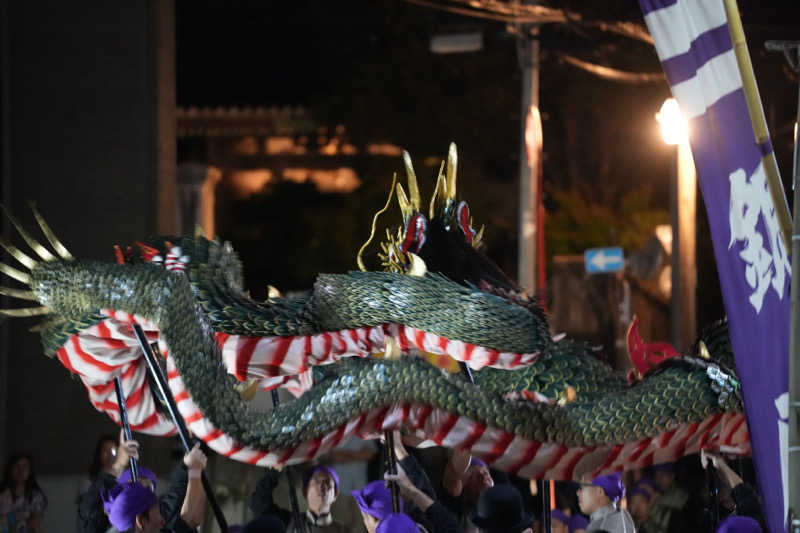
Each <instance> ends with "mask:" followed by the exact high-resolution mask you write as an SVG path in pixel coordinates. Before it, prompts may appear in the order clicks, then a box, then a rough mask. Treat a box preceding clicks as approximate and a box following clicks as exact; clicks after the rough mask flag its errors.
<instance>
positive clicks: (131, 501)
mask: <svg viewBox="0 0 800 533" xmlns="http://www.w3.org/2000/svg"><path fill="white" fill-rule="evenodd" d="M405 440H406V443H405V444H404V438H403V437H402V436H401V435H400V433H399V432H398V433H396V434H395V437H394V454H395V457H396V460H397V463H396V468H395V469H394V473H391V472H389V471H388V470H386V469H383V470H384V471H383V472H382V474H379V475H378V476H377V477H378V478H377V479H374V480H373V481H371V482H369V483H366V485H364V486H363V487H361V488H357V489H353V490H349V491H347V493H345V497H352V498H353V500H354V501H355V503H356V505H357V506H358V509H359V510H360V512H361V518H362V521H363V528H364V529H365V530H366V531H367V532H368V533H390V532H392V533H458V532H463V533H501V532H502V533H539V532H542V531H545V530H546V529H545V528H546V527H547V526H546V524H549V526H550V531H552V532H554V533H601V532H605V531H607V532H610V533H634V532H637V531H638V532H644V533H676V532H679V533H686V532H688V531H713V528H714V527H715V525H714V524H716V523H718V527H717V528H716V530H717V531H718V532H722V533H755V532H759V531H765V530H766V529H765V528H764V521H763V516H762V514H761V506H760V502H759V497H758V495H757V493H756V491H755V490H754V489H753V487H752V486H750V485H749V484H747V483H745V482H744V481H743V480H742V477H741V476H740V474H739V473H737V472H736V470H734V469H733V468H732V467H731V466H730V465H729V464H728V463H727V462H726V461H725V460H724V459H723V458H722V457H721V456H719V455H715V454H710V453H705V452H704V453H702V454H701V456H700V461H697V460H696V458H692V457H688V458H684V461H682V462H681V464H680V465H677V464H675V463H669V464H662V465H655V466H653V467H651V468H648V469H645V470H641V471H633V472H626V473H625V475H624V476H623V475H622V474H621V473H619V472H617V473H612V474H608V475H602V476H597V477H594V478H591V479H589V478H586V479H582V480H581V482H579V483H578V482H557V483H555V485H554V488H555V491H554V494H553V498H552V500H551V501H549V502H544V500H543V498H542V493H543V489H544V488H545V485H543V484H542V483H537V482H530V481H528V480H522V479H519V478H509V477H508V476H506V475H505V474H504V473H502V472H496V471H492V470H490V469H489V467H488V466H487V465H486V464H485V463H484V462H483V461H481V460H479V459H477V458H476V457H471V456H470V455H469V454H468V453H466V452H463V451H458V450H456V451H453V452H452V453H449V455H448V456H447V459H446V461H445V462H444V464H445V466H444V468H443V470H442V469H439V471H438V472H437V471H435V470H436V468H435V464H431V461H430V460H429V459H430V458H427V459H426V457H425V455H424V454H420V453H419V452H418V451H415V450H414V448H413V445H414V444H416V443H415V442H413V441H412V440H411V439H410V438H406V439H405ZM407 446H408V447H407ZM409 448H410V450H409ZM359 453H361V452H360V451H359ZM372 455H374V454H373V453H369V454H366V455H365V456H364V457H365V458H366V457H370V456H372ZM384 455H385V454H384ZM131 459H135V460H136V461H137V462H138V461H139V460H140V447H139V444H138V442H137V441H135V440H125V439H124V436H123V435H122V433H121V434H120V437H119V440H118V441H117V439H114V438H113V437H109V436H106V437H103V438H101V439H100V440H99V441H98V443H97V447H96V449H95V453H94V456H93V461H92V465H91V467H90V469H89V478H90V479H89V482H88V483H87V485H86V486H85V487H84V488H85V491H84V492H83V493H82V495H81V496H80V499H79V501H78V508H77V513H76V520H77V524H76V528H77V530H78V531H79V532H80V533H106V532H109V531H112V532H114V531H116V532H136V533H154V532H158V531H164V532H191V531H197V530H198V528H199V527H200V526H201V523H202V522H203V519H204V516H205V511H206V507H207V505H208V502H207V500H206V494H205V491H204V488H203V485H202V483H201V477H202V475H203V471H204V470H205V467H206V461H207V459H206V453H205V452H204V451H203V449H202V447H201V443H199V442H198V443H197V444H196V445H195V446H194V448H192V449H191V450H190V451H189V452H188V453H186V454H185V455H184V456H183V458H182V460H180V461H179V462H178V463H177V464H176V465H175V467H174V468H173V471H172V473H171V476H170V481H169V486H168V487H167V489H166V490H165V491H162V492H163V494H162V495H161V496H160V497H159V496H157V494H158V493H157V486H158V480H157V478H156V476H155V474H154V473H153V472H152V471H150V470H149V469H148V468H146V467H145V466H143V465H141V464H139V465H138V466H137V477H138V479H137V480H136V481H135V482H134V481H133V479H132V473H131V470H130V465H131ZM691 460H694V461H695V463H700V464H699V465H698V464H694V465H693V466H695V467H697V468H694V470H695V471H696V472H701V473H702V472H703V470H701V468H702V469H708V470H707V471H708V472H709V474H710V475H707V476H706V477H705V481H706V483H702V482H701V483H700V484H699V486H702V487H704V490H706V491H707V492H708V489H709V488H710V489H711V490H712V491H717V493H718V495H717V497H709V495H708V494H706V497H705V498H704V497H701V496H698V493H697V491H696V490H690V488H687V486H686V484H685V483H680V482H679V477H680V476H679V471H680V470H681V469H682V468H683V467H684V466H685V465H686V464H688V463H687V461H691ZM426 463H427V464H426ZM434 463H435V461H434ZM429 472H430V475H429ZM712 472H713V474H711V473H712ZM281 475H282V473H281V472H279V471H277V470H274V469H266V471H265V474H264V476H263V477H262V478H261V479H260V481H259V482H258V483H257V485H256V487H255V489H254V490H253V492H252V494H251V495H250V498H249V507H250V510H251V511H252V513H253V516H254V518H253V519H252V520H251V521H250V522H248V523H247V524H244V525H239V526H232V527H231V528H230V531H240V532H244V533H260V532H266V533H271V532H284V531H291V532H294V531H302V532H305V533H350V532H355V531H361V529H360V528H356V529H353V527H352V526H348V525H346V524H344V523H343V522H341V521H339V520H337V517H336V516H334V515H333V513H332V506H333V504H334V502H335V501H336V500H337V498H339V497H340V496H341V493H340V489H341V488H342V486H343V484H342V480H341V479H340V476H339V473H337V471H336V469H335V468H334V467H333V466H331V465H328V464H316V465H312V466H309V467H307V468H306V469H305V471H304V473H303V475H302V479H301V488H302V495H303V497H304V500H305V505H304V506H303V507H304V510H303V511H302V512H301V511H300V510H299V508H298V509H293V510H290V509H286V508H284V507H282V506H281V505H279V504H278V502H276V499H275V498H274V496H273V493H274V492H275V488H276V487H277V486H278V484H279V481H280V478H281ZM709 480H711V482H710V483H709V482H708V481H709ZM690 481H691V480H690ZM695 481H696V480H695ZM701 481H702V480H701ZM692 483H693V484H694V485H695V488H696V486H697V484H695V483H694V482H692ZM391 484H395V485H396V487H397V491H396V492H394V493H393V491H392V490H390V486H391ZM547 486H548V487H549V484H548V485H547ZM551 502H552V503H551ZM553 503H554V505H553ZM46 507H47V498H46V496H45V494H44V492H43V491H42V490H41V488H40V487H39V485H38V484H37V482H36V476H35V473H34V469H33V460H32V458H31V457H30V456H28V455H25V454H20V455H15V456H12V457H11V458H9V460H8V461H7V463H6V467H5V470H4V471H3V478H2V480H1V482H0V533H7V532H8V533H22V532H24V533H37V532H40V531H43V529H42V525H43V518H44V512H45V509H46ZM550 507H552V508H551V509H548V508H550ZM545 509H548V510H549V512H547V513H546V516H545V513H544V510H545ZM69 529H71V528H64V530H69Z"/></svg>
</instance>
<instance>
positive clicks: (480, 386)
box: [2, 151, 748, 478]
mask: <svg viewBox="0 0 800 533" xmlns="http://www.w3.org/2000/svg"><path fill="white" fill-rule="evenodd" d="M407 168H408V172H409V185H410V192H411V199H410V200H408V199H406V197H405V194H404V191H403V190H402V187H398V197H399V198H400V203H401V209H402V211H403V216H404V226H403V228H402V229H401V230H400V231H399V233H398V236H397V238H393V237H392V235H391V234H389V242H388V243H384V245H383V251H384V254H382V258H383V259H384V266H385V267H386V268H387V270H389V271H387V272H351V273H348V274H337V275H334V274H323V275H320V276H319V277H318V278H317V280H316V282H315V284H314V287H313V289H312V290H311V291H310V292H309V293H307V294H306V295H303V296H301V297H297V298H292V299H284V298H277V297H276V298H272V297H271V298H269V299H268V300H266V301H264V302H256V301H253V300H251V299H250V298H249V297H248V296H247V295H246V293H245V292H244V290H243V288H242V275H241V265H240V263H239V261H238V259H237V257H236V255H235V253H234V252H233V251H232V250H231V248H230V246H228V245H227V244H222V243H219V242H217V241H208V240H206V239H203V238H201V237H194V238H192V237H173V238H155V239H151V240H149V241H147V242H146V243H140V249H141V254H140V255H136V254H133V255H128V256H127V257H125V258H123V257H120V258H119V259H120V261H119V262H118V263H117V264H114V263H102V262H90V261H81V260H75V259H72V258H71V256H69V254H68V253H67V252H66V250H65V249H64V248H63V246H61V245H60V244H59V243H58V241H57V240H56V239H55V237H54V236H53V235H52V232H51V231H50V230H49V228H47V226H46V224H45V223H44V221H43V220H41V217H39V216H38V214H37V219H38V220H39V223H40V225H41V226H42V228H43V230H44V232H45V234H46V235H47V237H48V239H49V240H50V241H51V244H53V246H54V248H55V250H56V252H57V254H58V256H59V257H56V255H53V254H51V253H50V252H48V251H47V250H46V249H44V247H43V246H41V245H39V244H38V243H36V242H35V241H34V240H33V239H32V238H31V237H30V236H29V235H28V234H27V233H25V232H24V230H22V228H21V226H19V225H18V224H17V226H18V228H19V229H20V230H22V231H23V236H24V237H25V239H26V240H27V241H28V243H29V244H31V246H32V247H33V248H34V250H35V251H36V252H37V253H38V254H39V256H40V257H41V260H33V259H31V258H30V257H28V256H27V255H25V254H24V253H23V252H21V251H20V250H19V249H17V248H15V247H14V246H13V245H11V244H10V243H8V242H6V241H4V242H3V245H4V246H5V247H6V249H7V250H8V251H9V252H10V253H11V254H12V255H13V256H14V257H16V258H18V259H19V260H20V261H21V262H22V263H23V265H25V266H26V267H27V268H28V269H29V273H26V272H21V271H18V270H16V269H14V268H11V267H8V266H6V265H3V267H2V268H3V272H4V273H6V274H7V275H10V276H12V277H14V278H16V279H17V280H18V281H21V282H23V283H24V284H27V285H28V287H29V289H30V292H28V291H23V290H19V289H4V291H5V292H6V293H7V294H9V295H11V296H16V297H21V298H27V299H35V300H37V301H39V302H40V303H41V305H42V307H41V308H39V309H38V310H33V311H25V310H6V312H7V313H9V314H14V315H24V314H47V315H48V320H47V322H46V323H45V325H44V327H43V328H42V331H41V334H42V340H43V343H44V347H45V352H46V353H47V354H48V355H55V356H57V357H58V359H59V360H60V361H61V362H62V363H63V364H64V365H65V366H67V367H68V368H69V369H70V370H72V371H73V372H75V373H76V374H78V375H79V376H80V377H81V379H82V380H83V381H84V383H85V384H86V385H87V389H89V392H90V398H91V399H92V403H93V404H94V405H95V407H97V408H98V409H101V410H104V411H106V412H108V413H109V415H110V416H112V418H114V419H115V420H117V419H118V413H117V412H116V407H115V406H114V405H113V402H110V401H109V400H108V397H107V394H106V393H108V394H110V392H109V391H108V387H107V386H106V384H107V382H108V381H109V380H110V379H111V378H112V377H113V376H116V375H123V377H124V378H125V380H127V381H125V380H123V381H124V382H125V383H126V385H125V388H126V391H125V392H126V395H128V396H129V398H130V397H133V396H136V395H137V394H138V395H139V396H137V403H136V404H135V405H134V406H133V409H134V411H136V413H135V415H134V419H135V420H133V421H134V427H135V429H138V430H139V431H146V432H151V433H156V434H168V433H170V432H171V431H173V428H172V427H171V424H169V422H168V421H167V420H165V419H164V417H163V415H162V414H161V413H160V411H159V408H158V398H157V397H156V395H155V394H153V393H152V392H151V390H150V388H149V384H148V383H147V380H146V378H145V376H144V375H143V374H144V372H143V370H142V369H141V364H142V363H141V360H140V358H139V356H138V352H137V349H136V344H135V341H134V339H133V337H132V335H131V333H130V324H131V322H133V321H137V322H139V323H140V324H142V325H143V326H144V327H145V329H147V330H148V331H149V333H150V335H152V337H153V340H156V341H157V342H158V343H159V345H160V346H161V348H162V349H161V351H162V353H163V355H164V356H165V366H166V369H167V372H168V375H169V378H170V379H169V385H170V389H171V391H172V394H173V395H174V396H175V397H176V400H177V401H178V406H179V409H180V411H181V414H182V415H183V416H184V418H185V419H186V421H187V423H188V424H189V426H190V428H191V429H192V430H193V431H194V433H195V434H197V435H199V436H200V437H201V438H203V439H204V440H206V441H207V442H208V444H209V445H210V446H211V447H212V448H213V449H215V450H217V451H218V452H220V453H222V454H225V455H227V456H229V457H232V458H234V459H237V460H241V461H247V462H251V463H255V464H261V465H275V464H288V463H297V462H303V461H307V460H310V459H312V458H314V457H315V456H317V455H319V454H321V453H324V452H325V451H326V450H328V449H330V448H331V447H333V446H335V445H337V444H339V443H340V442H342V441H343V440H345V439H347V438H350V437H351V436H353V435H358V436H361V437H370V436H374V435H376V434H378V433H380V432H381V431H384V430H386V429H390V428H397V427H404V428H405V430H407V431H409V432H413V433H416V434H417V435H419V436H421V437H424V438H425V439H427V440H428V442H429V443H434V444H441V445H445V446H450V447H459V448H464V449H470V450H472V452H473V453H474V454H476V455H478V456H481V457H483V458H484V459H486V460H488V461H490V462H492V463H493V464H494V465H495V466H497V467H498V468H503V469H506V470H509V471H512V472H514V473H519V474H521V475H525V476H528V477H548V478H571V477H576V476H578V475H580V474H586V473H590V474H594V473H597V472H602V471H608V470H615V469H618V468H620V467H621V466H622V465H627V466H637V465H644V464H648V463H652V462H659V461H665V460H673V459H675V458H676V457H679V456H680V455H683V454H685V453H690V452H692V451H696V450H697V449H699V448H700V447H720V446H723V445H739V446H742V447H745V448H746V447H747V442H748V441H747V432H746V426H745V425H744V424H743V423H742V422H743V415H742V414H741V403H740V400H739V398H738V396H737V394H735V391H733V392H734V393H730V394H729V392H731V391H732V388H731V386H730V383H732V382H733V383H735V375H734V374H733V372H731V371H730V370H726V369H727V368H731V367H732V366H733V363H732V358H731V357H730V346H729V344H728V341H727V332H726V330H725V327H724V324H723V325H720V326H718V327H716V328H714V329H712V330H711V331H710V332H709V333H708V334H707V335H706V337H705V338H704V343H700V344H698V346H703V347H705V346H707V347H708V350H707V351H708V352H710V353H711V355H712V356H713V358H714V361H710V360H708V359H701V358H697V357H682V358H677V359H675V360H673V361H669V362H667V363H665V364H662V365H661V366H660V367H659V368H657V369H655V370H654V371H652V372H650V373H648V374H647V375H646V376H644V378H643V379H641V380H633V382H631V380H630V379H629V378H627V377H626V376H624V375H622V374H621V373H619V372H616V371H614V370H612V369H611V368H610V367H608V366H607V365H606V364H604V363H602V362H601V361H599V360H598V359H597V358H596V357H595V356H594V355H593V353H592V350H591V349H589V347H588V346H586V345H585V344H583V343H580V342H575V341H572V340H568V339H560V340H555V339H553V338H552V337H551V334H550V332H549V328H548V324H547V322H546V320H545V317H544V314H543V313H542V312H541V310H540V309H539V308H538V307H537V306H536V305H535V304H534V303H533V302H531V301H530V300H529V299H527V298H526V297H525V296H523V295H521V294H519V292H518V290H517V288H516V287H515V286H514V285H513V282H510V280H508V278H507V277H505V275H504V274H503V273H502V272H500V271H499V269H496V267H494V266H493V265H491V263H490V262H488V260H487V259H486V258H485V256H483V255H482V254H480V253H479V252H478V251H477V250H475V246H474V245H476V244H477V243H478V241H479V240H480V234H476V233H475V232H473V231H472V230H471V227H470V225H469V224H470V222H469V219H468V211H466V214H465V211H464V208H463V207H462V206H463V205H466V204H464V203H463V202H462V203H461V204H458V205H456V204H455V202H454V198H455V153H454V151H451V156H450V161H449V165H448V172H447V175H446V176H444V175H440V177H439V181H438V182H437V186H436V193H435V197H434V200H433V201H432V202H431V211H430V216H429V218H424V219H421V218H420V217H424V215H422V214H421V211H420V209H419V198H418V193H416V192H415V191H416V178H415V177H413V170H412V169H411V167H410V164H408V165H407ZM412 178H413V179H412ZM437 234H438V235H439V237H436V236H437ZM459 235H460V236H462V238H461V240H460V241H458V239H456V241H457V243H456V245H457V254H456V255H458V256H459V257H461V258H467V259H469V258H473V259H474V260H472V261H465V260H459V261H457V262H456V266H455V267H454V268H455V270H453V269H448V268H447V265H446V261H444V259H442V257H443V254H442V247H437V245H436V241H437V240H438V241H439V242H443V241H442V239H450V240H451V241H452V240H453V238H454V237H453V236H456V237H458V236H459ZM450 246H451V247H452V246H453V245H452V243H451V245H450ZM428 250H429V251H430V253H428V252H427V251H428ZM426 254H427V255H428V256H427V257H426ZM419 257H422V258H423V259H424V260H425V263H428V264H429V265H436V266H435V268H436V272H428V273H420V272H414V271H413V269H412V275H410V274H408V273H406V271H407V270H408V269H409V267H411V266H412V263H414V262H415V261H417V260H418V258H419ZM163 258H166V259H163ZM479 287H480V288H479ZM396 353H400V354H402V355H401V356H400V357H396V356H395V354H396ZM424 353H428V354H436V355H441V356H444V355H446V356H449V357H453V358H455V359H457V360H460V361H462V362H464V363H466V364H468V365H469V366H471V367H472V368H473V369H474V370H476V372H475V374H474V376H475V383H474V384H473V383H470V382H469V381H467V380H465V379H463V377H462V376H461V375H460V374H456V373H448V372H445V371H443V370H442V369H440V368H437V367H436V366H434V365H432V364H430V363H429V362H428V360H426V359H425V358H423V357H418V356H417V355H420V354H424ZM137 376H138V377H137ZM248 380H252V383H253V384H256V383H257V384H260V385H261V386H263V387H265V388H272V387H275V386H289V385H292V386H293V387H294V391H295V392H296V393H298V394H299V397H297V398H296V399H294V400H293V401H290V402H285V403H283V404H281V405H280V406H278V407H277V408H275V409H274V410H272V411H266V412H265V411H260V410H257V409H254V408H252V407H251V405H250V404H249V403H248V401H247V400H245V399H244V398H243V394H242V390H243V389H246V388H247V387H246V386H244V387H243V385H246V382H247V381H248ZM242 381H244V382H245V383H244V384H243V383H242ZM312 383H313V386H312ZM104 394H105V396H104ZM139 398H144V399H139Z"/></svg>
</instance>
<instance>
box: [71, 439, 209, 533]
mask: <svg viewBox="0 0 800 533" xmlns="http://www.w3.org/2000/svg"><path fill="white" fill-rule="evenodd" d="M120 441H121V443H120V446H119V448H118V451H117V459H116V461H115V462H114V466H113V468H112V469H111V472H110V473H108V472H99V473H98V475H97V478H96V479H95V482H94V483H93V484H92V485H91V487H90V488H89V490H88V491H87V492H86V493H84V494H83V496H81V499H80V502H79V504H78V517H77V531H78V532H79V533H105V532H106V531H108V529H109V528H110V527H111V526H112V524H111V522H110V521H109V514H110V512H111V509H112V507H113V504H114V500H115V496H117V495H119V494H120V493H121V491H120V490H119V489H118V487H120V486H123V485H126V484H130V471H129V470H124V469H125V468H126V467H127V466H128V465H129V464H130V458H131V457H133V458H134V459H138V458H139V443H138V442H136V441H135V440H130V441H125V440H124V439H123V438H121V440H120ZM205 463H206V457H205V454H203V452H202V451H201V450H200V449H199V443H198V444H197V445H196V446H195V448H194V449H193V450H192V451H190V452H189V453H187V454H186V455H185V456H184V458H183V460H182V461H181V462H179V463H178V464H176V465H175V467H174V468H173V470H172V473H171V475H170V483H169V489H168V491H167V493H166V494H164V495H163V496H162V497H161V498H160V499H159V500H158V510H159V513H160V515H161V517H162V519H163V521H164V525H163V526H162V527H161V528H159V529H160V531H163V532H172V531H175V532H180V533H187V532H191V531H195V529H196V528H197V526H198V525H199V524H200V522H201V521H202V518H203V512H204V507H205V492H204V490H203V487H202V484H201V482H200V473H201V472H202V470H203V469H204V468H205ZM138 470H139V478H140V479H139V481H140V483H139V484H140V485H141V486H143V487H144V488H147V489H148V490H150V491H151V492H152V493H153V494H155V489H156V476H155V474H153V473H152V472H151V471H150V470H148V469H147V468H145V467H142V466H140V467H139V469H138ZM115 488H116V490H115ZM104 495H105V498H104ZM138 496H141V495H138ZM138 496H137V498H134V497H133V493H131V501H132V502H133V501H135V500H137V499H140V498H138ZM104 499H105V502H104ZM120 505H121V504H120ZM134 522H135V517H134Z"/></svg>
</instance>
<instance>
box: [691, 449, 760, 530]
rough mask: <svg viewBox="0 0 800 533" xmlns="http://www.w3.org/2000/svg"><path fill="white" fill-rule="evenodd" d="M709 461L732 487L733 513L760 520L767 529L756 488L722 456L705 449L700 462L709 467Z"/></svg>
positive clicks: (704, 466)
mask: <svg viewBox="0 0 800 533" xmlns="http://www.w3.org/2000/svg"><path fill="white" fill-rule="evenodd" d="M708 463H711V465H712V466H713V467H714V468H716V469H717V473H718V474H719V477H720V478H721V479H722V481H723V482H724V483H725V484H727V485H728V487H730V489H731V498H732V499H733V504H734V508H733V514H735V515H739V516H749V517H750V518H752V519H754V520H755V521H756V522H758V524H759V525H760V526H761V528H762V529H763V530H764V531H766V530H767V529H766V524H765V522H764V513H763V511H762V509H761V500H760V499H759V497H758V494H757V493H756V491H755V489H754V488H753V487H752V486H751V485H749V484H747V483H745V482H744V481H743V480H742V478H741V477H740V476H739V474H737V473H736V472H734V470H733V469H732V468H731V467H730V466H728V463H726V462H725V460H724V459H723V458H722V457H721V456H719V455H717V454H714V453H709V452H707V451H705V450H703V451H702V452H701V453H700V464H702V466H703V468H707V467H708Z"/></svg>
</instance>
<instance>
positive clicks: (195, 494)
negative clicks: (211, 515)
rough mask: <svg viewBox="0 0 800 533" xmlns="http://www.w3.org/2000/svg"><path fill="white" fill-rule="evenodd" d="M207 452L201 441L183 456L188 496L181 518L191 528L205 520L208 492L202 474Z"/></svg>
mask: <svg viewBox="0 0 800 533" xmlns="http://www.w3.org/2000/svg"><path fill="white" fill-rule="evenodd" d="M207 460H208V459H207V458H206V454H204V453H203V451H202V450H201V449H200V443H199V442H198V443H197V444H195V445H194V448H192V449H191V450H190V451H189V453H187V454H186V455H185V456H184V457H183V464H185V465H186V469H187V485H186V496H185V497H184V498H183V506H182V507H181V519H182V520H183V521H184V522H185V523H186V525H187V526H189V527H191V528H196V527H198V526H199V525H200V524H201V523H202V522H203V516H204V514H205V508H206V493H205V490H204V489H203V482H202V480H201V476H202V474H203V470H205V468H206V462H207Z"/></svg>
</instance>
